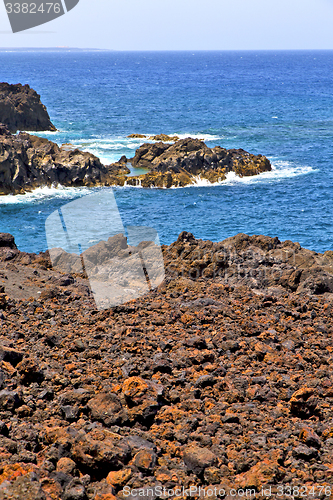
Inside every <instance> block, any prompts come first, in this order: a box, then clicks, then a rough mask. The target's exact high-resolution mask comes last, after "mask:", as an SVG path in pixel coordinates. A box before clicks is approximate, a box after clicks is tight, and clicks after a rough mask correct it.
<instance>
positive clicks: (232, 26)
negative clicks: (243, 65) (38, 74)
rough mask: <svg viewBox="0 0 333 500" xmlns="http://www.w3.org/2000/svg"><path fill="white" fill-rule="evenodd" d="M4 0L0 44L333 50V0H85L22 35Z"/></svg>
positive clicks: (161, 48) (129, 47)
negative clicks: (13, 29)
mask: <svg viewBox="0 0 333 500" xmlns="http://www.w3.org/2000/svg"><path fill="white" fill-rule="evenodd" d="M8 1H10V0H6V2H8ZM27 1H29V0H27ZM46 1H48V2H50V1H51V0H46ZM56 1H57V0H56ZM0 2H1V3H0V47H56V46H68V47H80V48H99V49H114V50H230V49H234V50H238V49H252V50H258V49H333V0H204V1H203V0H168V1H167V2H165V1H161V0H80V2H79V4H78V5H77V6H76V7H75V8H74V9H73V10H71V11H70V12H68V13H67V14H65V15H64V16H62V17H60V18H58V19H55V20H54V21H51V22H49V23H47V24H44V25H42V26H39V27H37V28H33V29H31V30H28V31H25V32H21V33H16V34H13V33H11V30H10V24H9V21H8V18H7V14H6V10H5V6H4V3H3V2H2V1H1V0H0ZM14 2H15V0H13V3H14Z"/></svg>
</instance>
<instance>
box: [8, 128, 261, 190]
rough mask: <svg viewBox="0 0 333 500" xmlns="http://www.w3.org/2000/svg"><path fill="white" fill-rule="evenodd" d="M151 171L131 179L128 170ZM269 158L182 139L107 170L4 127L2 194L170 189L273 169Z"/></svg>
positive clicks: (145, 149)
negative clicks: (79, 188)
mask: <svg viewBox="0 0 333 500" xmlns="http://www.w3.org/2000/svg"><path fill="white" fill-rule="evenodd" d="M128 162H131V164H132V166H133V167H138V168H140V169H142V168H144V169H148V172H147V173H145V174H142V175H137V176H136V175H131V176H129V177H127V176H128V174H130V170H129V168H128V166H127V164H128ZM270 170H271V164H270V162H269V160H268V159H267V158H266V157H265V156H262V155H257V156H255V155H252V154H250V153H247V152H246V151H244V150H242V149H230V150H227V149H223V148H221V147H219V146H217V147H215V148H213V149H210V148H208V147H207V146H206V144H205V143H204V142H202V141H200V140H199V139H190V138H189V139H182V140H178V141H177V142H175V143H174V144H166V143H163V142H156V143H153V144H151V143H146V144H143V145H142V146H140V147H139V149H138V150H137V151H136V154H135V156H134V158H132V159H131V160H128V159H127V158H126V157H125V156H122V157H121V158H120V160H119V161H118V162H116V163H113V164H111V165H108V166H105V165H103V164H102V163H101V162H100V160H99V159H98V158H97V157H96V156H94V155H93V154H91V153H88V152H82V151H80V150H78V149H75V148H73V147H72V146H68V145H63V146H62V147H59V146H58V145H57V144H55V143H54V142H51V141H49V140H47V139H42V138H40V137H36V136H34V135H30V134H27V133H22V132H21V133H20V134H18V135H12V134H11V133H10V131H9V130H8V128H7V127H5V126H3V125H1V124H0V194H9V193H12V194H18V193H24V192H26V191H31V190H32V189H34V188H37V187H41V186H51V185H63V186H123V185H124V184H127V185H129V186H130V185H132V186H137V185H141V186H142V187H160V188H162V187H167V188H169V187H172V186H187V185H191V184H195V183H197V182H198V181H200V180H203V179H204V180H207V181H209V182H221V181H223V180H225V178H226V175H227V173H228V172H231V171H232V172H235V173H236V174H237V175H239V176H241V177H242V176H251V175H257V174H260V173H261V172H265V171H270Z"/></svg>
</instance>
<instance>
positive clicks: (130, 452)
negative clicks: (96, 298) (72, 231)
mask: <svg viewBox="0 0 333 500" xmlns="http://www.w3.org/2000/svg"><path fill="white" fill-rule="evenodd" d="M163 255H164V261H165V267H166V279H165V281H164V282H163V284H162V285H160V286H159V288H158V289H157V290H155V291H152V292H150V293H149V294H147V295H146V296H144V297H142V298H140V299H137V300H135V301H131V302H128V303H127V304H125V305H122V306H118V307H116V308H113V309H109V310H105V311H98V310H97V309H96V307H95V305H94V302H93V299H92V296H91V294H90V290H89V284H88V282H87V280H85V279H83V278H82V277H80V276H78V275H76V276H75V275H66V274H60V273H56V272H55V271H53V270H52V269H51V268H50V262H49V258H48V254H47V253H45V254H39V255H34V254H26V253H23V252H19V251H18V250H17V248H16V245H15V243H14V239H13V237H11V236H10V235H6V234H0V280H1V281H0V288H1V290H0V292H1V293H0V322H1V330H0V420H1V421H0V463H1V466H0V499H12V498H15V499H19V500H21V499H25V500H29V499H34V500H35V499H43V500H45V499H47V500H51V499H52V500H56V499H65V500H80V499H93V500H114V499H115V497H116V498H119V499H125V498H130V499H131V500H134V498H140V497H147V494H146V491H143V490H142V488H145V489H146V488H148V487H151V488H153V490H152V491H150V492H149V495H148V496H149V498H155V497H156V496H158V497H161V498H167V497H168V493H166V494H164V496H163V492H162V494H161V493H158V492H159V491H160V490H158V489H156V488H157V487H160V488H162V489H163V488H164V487H165V488H166V489H167V490H172V489H174V490H175V489H176V487H178V486H180V487H184V488H189V487H190V486H192V488H194V487H199V486H201V487H202V488H206V491H210V493H209V498H213V499H214V498H229V499H231V498H244V497H245V493H244V492H243V493H242V492H241V491H240V489H243V490H246V489H251V490H253V491H254V492H255V493H254V492H253V491H252V492H251V493H250V492H249V493H248V494H247V496H246V498H254V495H255V496H256V498H283V499H285V498H291V495H290V491H291V492H294V496H293V497H292V498H301V497H302V498H312V499H314V498H315V499H319V498H321V499H323V498H332V496H331V486H332V475H333V420H332V417H333V413H332V404H333V383H332V382H333V379H332V370H331V367H332V352H333V339H332V331H333V320H332V307H333V252H325V254H317V253H315V252H311V251H309V250H305V249H302V248H301V247H300V246H299V245H298V244H297V243H292V242H290V241H287V242H283V243H281V242H280V241H279V240H278V239H277V238H269V237H264V236H251V237H249V236H247V235H243V234H240V235H237V236H235V237H233V238H229V239H227V240H225V241H223V242H220V243H212V242H209V241H202V240H196V239H195V238H194V237H193V236H192V235H191V234H190V233H185V232H184V233H182V234H181V235H180V236H179V238H178V240H177V241H176V242H175V243H173V244H172V245H170V246H164V247H163ZM208 487H210V488H209V489H208ZM263 487H265V490H266V493H265V494H264V493H263V492H262V488H263ZM289 487H291V488H294V489H291V490H290V489H288V488H289ZM269 488H270V490H269ZM297 488H299V489H297ZM301 488H302V489H301ZM133 489H136V490H137V491H136V492H133V491H132V490H133ZM207 489H208V490H207ZM192 491H193V494H194V492H195V490H194V489H192ZM248 491H249V490H248ZM269 492H270V493H269ZM135 493H136V494H137V496H135ZM127 495H128V496H127ZM184 495H185V496H186V494H184V493H178V494H176V496H177V497H178V498H181V497H182V496H184ZM270 495H271V496H270ZM202 496H203V493H202ZM206 498H207V496H206Z"/></svg>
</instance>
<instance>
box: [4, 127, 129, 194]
mask: <svg viewBox="0 0 333 500" xmlns="http://www.w3.org/2000/svg"><path fill="white" fill-rule="evenodd" d="M122 172H126V173H129V170H128V169H127V167H126V166H125V165H121V164H119V165H117V164H114V165H112V166H110V167H106V166H104V165H103V164H102V163H101V162H100V160H99V159H98V158H97V157H96V156H94V155H93V154H91V153H87V152H82V151H80V150H78V149H73V150H72V149H68V148H67V147H66V146H64V147H59V146H58V145H57V144H55V143H54V142H51V141H49V140H48V139H43V138H40V137H37V136H34V135H30V134H27V133H25V132H20V133H19V134H18V135H12V134H11V133H10V132H9V131H8V129H7V128H6V127H4V126H1V125H0V194H9V193H12V194H18V193H24V192H26V191H31V190H32V189H35V188H37V187H40V186H51V185H59V184H60V185H63V186H98V185H103V186H105V185H109V184H112V183H114V180H115V178H116V176H117V179H119V178H120V179H124V180H125V177H124V175H123V176H122V175H121V174H122ZM124 180H123V181H122V182H123V183H124Z"/></svg>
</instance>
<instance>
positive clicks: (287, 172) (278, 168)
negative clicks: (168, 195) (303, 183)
mask: <svg viewBox="0 0 333 500" xmlns="http://www.w3.org/2000/svg"><path fill="white" fill-rule="evenodd" d="M271 165H272V170H271V171H270V172H262V173H261V174H258V175H252V176H249V177H239V176H238V175H237V174H236V173H235V172H228V174H227V175H226V179H225V180H221V181H219V182H209V181H208V180H207V179H204V178H202V177H201V176H200V175H198V176H195V177H194V183H193V184H189V185H187V186H185V187H208V186H209V187H211V186H233V185H236V184H259V183H272V182H278V181H282V180H283V179H287V178H291V177H297V176H299V175H306V174H310V173H314V172H317V170H316V169H314V168H312V167H309V166H297V165H292V164H291V163H290V162H288V161H281V160H280V161H275V162H274V163H271ZM172 189H183V188H182V187H173V188H172Z"/></svg>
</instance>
